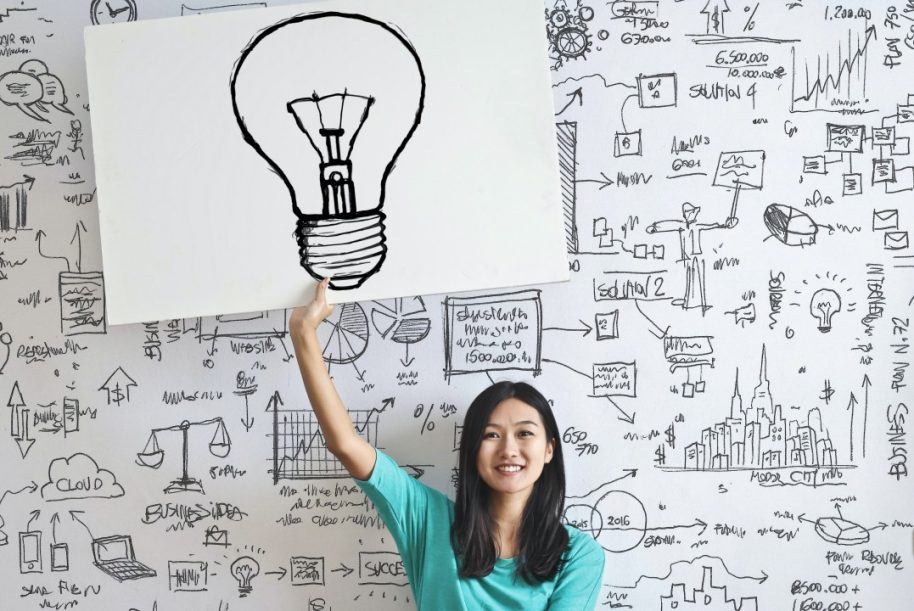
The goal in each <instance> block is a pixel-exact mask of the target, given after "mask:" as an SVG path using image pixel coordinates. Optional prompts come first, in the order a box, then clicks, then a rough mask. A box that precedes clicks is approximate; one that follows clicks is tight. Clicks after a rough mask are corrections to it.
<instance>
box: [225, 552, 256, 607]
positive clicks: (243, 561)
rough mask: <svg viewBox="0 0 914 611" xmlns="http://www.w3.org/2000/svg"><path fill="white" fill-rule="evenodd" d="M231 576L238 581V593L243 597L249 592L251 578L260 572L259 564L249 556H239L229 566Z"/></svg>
mask: <svg viewBox="0 0 914 611" xmlns="http://www.w3.org/2000/svg"><path fill="white" fill-rule="evenodd" d="M229 571H230V572H231V573H232V577H234V578H235V581H237V582H238V593H239V594H241V597H242V598H244V597H245V596H247V595H248V594H250V593H251V590H252V589H253V588H252V587H251V580H252V579H254V578H255V577H257V575H259V574H260V564H259V563H258V562H257V561H256V560H254V559H253V558H251V557H250V556H241V557H240V558H238V559H237V560H235V562H233V563H232V566H231V567H230V568H229Z"/></svg>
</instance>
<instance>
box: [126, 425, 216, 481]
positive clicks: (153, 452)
mask: <svg viewBox="0 0 914 611" xmlns="http://www.w3.org/2000/svg"><path fill="white" fill-rule="evenodd" d="M211 424H215V425H216V430H215V432H214V433H213V437H212V439H211V440H210V442H209V446H208V448H209V453H210V454H212V455H213V456H215V457H216V458H225V457H226V456H228V454H229V452H230V451H231V449H232V442H231V440H230V439H229V435H228V430H227V429H226V428H225V423H224V422H223V421H222V418H211V419H209V420H201V421H199V422H191V421H189V420H184V421H182V422H181V423H180V424H176V425H174V426H166V427H162V428H157V429H152V432H151V433H150V434H149V439H148V440H147V441H146V446H145V447H144V448H143V451H142V452H139V453H137V455H136V457H137V460H136V464H138V465H139V466H141V467H149V468H150V469H158V468H159V467H161V466H162V461H163V460H164V459H165V451H164V450H162V449H161V448H160V447H159V440H158V437H157V435H158V434H160V433H164V432H180V433H181V441H182V454H181V457H182V462H181V477H179V478H178V479H176V480H174V481H172V482H171V483H170V484H169V485H168V486H167V487H166V488H165V490H164V492H165V493H166V494H172V493H175V492H199V493H201V494H202V493H203V483H202V482H201V481H200V480H199V479H197V478H194V477H190V476H189V475H188V473H187V462H188V450H189V444H190V440H189V437H190V429H191V427H195V426H209V425H211Z"/></svg>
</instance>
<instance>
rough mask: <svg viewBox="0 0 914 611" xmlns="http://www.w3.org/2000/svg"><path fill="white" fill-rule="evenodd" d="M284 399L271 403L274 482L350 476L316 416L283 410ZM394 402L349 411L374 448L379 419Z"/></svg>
mask: <svg viewBox="0 0 914 611" xmlns="http://www.w3.org/2000/svg"><path fill="white" fill-rule="evenodd" d="M281 405H282V401H281V400H276V399H275V398H274V399H273V400H271V401H270V407H272V411H273V433H272V435H271V436H272V438H273V458H272V462H273V468H272V471H271V472H272V474H273V483H274V484H276V483H278V482H279V480H296V479H330V478H339V477H349V472H348V471H347V470H346V468H345V467H343V464H342V463H341V462H340V461H338V460H337V459H336V457H335V456H334V455H333V454H331V453H330V451H329V450H328V449H327V441H326V440H325V439H324V435H323V433H321V430H320V426H319V424H318V421H317V417H316V416H315V414H314V412H313V411H311V410H305V409H280V406H281ZM391 405H393V399H385V400H384V401H383V403H382V405H381V407H380V408H371V409H362V410H349V415H350V417H351V418H352V423H353V424H354V425H355V430H356V432H357V433H358V434H359V435H360V436H361V437H362V438H363V439H364V440H365V441H367V442H368V443H370V444H371V445H373V446H377V445H378V416H379V415H380V414H381V413H383V412H384V410H386V409H387V408H388V407H389V406H391Z"/></svg>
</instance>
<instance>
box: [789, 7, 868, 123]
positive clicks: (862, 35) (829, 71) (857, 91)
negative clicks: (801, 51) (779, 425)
mask: <svg viewBox="0 0 914 611" xmlns="http://www.w3.org/2000/svg"><path fill="white" fill-rule="evenodd" d="M876 38H877V36H876V26H874V25H871V26H869V27H867V28H866V30H865V31H863V32H852V31H851V30H848V31H847V36H846V37H844V38H842V39H840V40H839V41H838V42H837V45H836V46H837V52H834V53H833V52H831V51H826V52H825V53H824V56H823V54H822V49H815V51H814V53H813V54H812V56H811V57H807V58H806V59H804V60H802V63H803V65H804V68H799V67H798V66H797V63H798V62H797V60H796V48H795V47H794V48H793V49H791V53H792V55H794V57H793V62H794V69H793V70H792V74H793V83H792V87H791V90H792V91H793V95H795V96H797V97H792V100H791V106H790V112H812V111H824V112H841V111H842V109H845V108H848V107H851V108H854V109H855V110H862V111H863V112H869V111H871V110H872V109H871V108H867V106H868V105H867V104H866V103H867V102H868V101H869V100H868V98H867V95H866V74H867V68H868V66H867V62H868V57H869V48H870V45H871V43H872V42H874V41H875V40H876ZM804 75H805V76H804ZM801 76H802V77H803V79H804V80H803V81H802V82H800V78H801Z"/></svg>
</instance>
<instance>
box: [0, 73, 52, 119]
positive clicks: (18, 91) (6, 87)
mask: <svg viewBox="0 0 914 611" xmlns="http://www.w3.org/2000/svg"><path fill="white" fill-rule="evenodd" d="M43 95H44V88H43V87H42V85H41V81H39V80H38V77H36V76H34V75H32V74H29V73H27V72H20V71H18V70H16V71H12V72H7V73H6V74H4V75H3V76H0V102H3V103H4V104H6V105H7V106H16V107H17V108H19V110H21V111H22V112H23V113H25V114H26V115H28V116H29V117H32V118H33V119H38V120H39V121H45V122H49V121H48V120H47V119H45V118H44V117H42V116H41V115H39V114H38V113H36V112H35V111H34V110H32V109H31V108H30V107H29V105H30V104H34V103H35V102H37V101H39V100H40V99H41V96H43Z"/></svg>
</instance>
